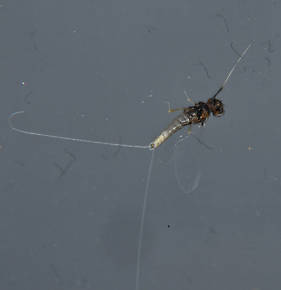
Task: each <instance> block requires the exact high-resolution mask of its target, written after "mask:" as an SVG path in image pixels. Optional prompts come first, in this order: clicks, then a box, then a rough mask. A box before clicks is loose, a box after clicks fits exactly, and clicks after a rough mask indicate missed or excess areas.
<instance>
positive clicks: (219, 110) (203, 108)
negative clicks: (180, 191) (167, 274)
mask: <svg viewBox="0 0 281 290" xmlns="http://www.w3.org/2000/svg"><path fill="white" fill-rule="evenodd" d="M250 47H251V44H249V45H248V47H247V48H246V49H245V50H244V51H243V52H242V54H241V55H240V57H239V58H238V59H237V60H236V62H235V63H234V65H233V67H232V68H231V70H230V71H229V73H228V74H227V76H226V79H225V80H224V82H223V84H222V85H221V86H220V88H219V89H218V90H217V92H216V93H215V94H214V95H213V96H212V97H211V98H209V99H208V100H207V102H198V103H195V104H194V105H192V106H189V107H183V108H178V109H170V110H169V112H175V111H182V113H181V114H180V115H178V116H177V117H176V118H175V119H174V120H173V121H172V122H171V123H170V125H169V126H168V127H167V128H166V129H165V130H163V131H162V132H161V133H160V135H159V136H158V137H157V138H156V139H155V140H154V141H153V142H152V143H150V144H149V145H131V144H119V143H111V142H102V141H98V140H88V139H79V138H72V137H67V136H58V135H51V134H45V133H40V132H33V131H29V130H25V129H20V128H17V127H15V126H14V125H13V122H12V119H14V117H15V116H16V115H21V114H23V113H24V111H18V112H14V113H12V114H11V115H10V116H9V119H8V121H9V126H10V128H11V129H12V130H13V131H16V132H18V133H22V134H27V135H33V136H39V137H48V138H53V139H60V140H66V141H74V142H81V143H91V144H100V145H106V146H117V147H126V148H135V149H145V150H147V149H150V150H152V154H151V158H150V162H149V167H148V171H147V178H146V182H145V189H144V197H143V203H142V210H141V218H140V226H139V235H138V245H137V261H136V278H135V290H139V288H140V273H141V271H140V268H141V254H142V241H143V234H144V220H145V213H146V207H147V200H148V193H149V185H150V178H151V175H152V167H153V161H154V152H155V149H156V148H157V147H158V146H160V145H161V144H162V143H163V142H165V141H166V140H167V139H168V138H169V137H170V136H172V135H173V134H174V133H176V132H177V131H178V130H180V129H181V128H183V127H185V126H192V125H195V124H200V125H204V124H205V122H206V121H207V119H208V118H209V117H210V115H213V116H215V117H220V116H222V115H223V113H224V104H223V102H222V101H221V100H219V99H217V96H218V95H219V93H221V92H222V90H223V89H224V87H225V85H226V83H227V82H228V80H229V78H230V76H231V75H232V73H233V71H234V70H235V68H236V66H237V65H238V63H239V62H240V61H241V59H242V58H243V57H244V56H245V54H246V53H247V51H248V49H249V48H250ZM196 182H197V183H198V181H196ZM196 187H197V185H196Z"/></svg>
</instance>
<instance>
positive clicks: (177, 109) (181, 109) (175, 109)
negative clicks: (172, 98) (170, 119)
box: [164, 101, 184, 113]
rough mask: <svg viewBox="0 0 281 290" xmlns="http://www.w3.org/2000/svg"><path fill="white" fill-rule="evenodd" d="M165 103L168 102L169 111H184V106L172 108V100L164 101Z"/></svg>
mask: <svg viewBox="0 0 281 290" xmlns="http://www.w3.org/2000/svg"><path fill="white" fill-rule="evenodd" d="M164 102H165V103H167V104H168V108H169V109H168V113H173V112H176V111H183V109H184V108H174V109H172V108H171V104H170V102H169V101H164Z"/></svg>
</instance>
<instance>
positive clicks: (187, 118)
mask: <svg viewBox="0 0 281 290" xmlns="http://www.w3.org/2000/svg"><path fill="white" fill-rule="evenodd" d="M251 45H252V44H249V45H248V46H247V48H246V49H245V50H244V51H243V52H242V54H241V55H240V57H239V58H238V59H237V60H236V62H235V64H234V65H233V67H232V69H231V70H230V72H229V73H228V75H227V76H226V79H225V80H224V82H223V84H222V85H221V86H220V88H219V89H218V90H217V92H216V93H215V94H214V95H213V96H212V97H211V98H209V99H208V100H207V102H198V103H195V104H194V105H193V106H190V107H184V108H177V109H169V112H175V111H181V110H182V113H181V114H180V115H178V116H177V117H176V118H175V119H174V120H173V121H172V122H171V123H170V125H169V126H168V127H167V128H166V129H165V130H164V131H162V133H161V134H160V135H159V136H158V137H157V138H156V139H155V140H154V141H153V142H152V143H150V148H151V149H155V148H157V147H158V146H159V145H161V144H162V143H163V142H165V141H166V140H167V139H168V138H169V137H170V136H171V135H173V134H174V133H176V132H177V131H178V130H180V129H181V128H183V127H184V126H188V125H189V126H191V125H194V124H200V125H202V126H203V125H204V124H205V122H206V121H207V119H208V118H209V117H210V115H211V114H212V115H213V116H215V117H220V116H222V115H223V113H224V105H223V102H222V101H221V100H219V99H217V96H218V94H219V93H220V92H221V91H222V90H223V89H224V87H225V85H226V83H227V81H228V80H229V78H230V76H231V74H232V73H233V71H234V70H235V67H236V66H237V64H238V63H239V62H240V60H241V59H242V58H243V56H244V55H245V54H246V53H247V51H248V49H249V48H250V47H251Z"/></svg>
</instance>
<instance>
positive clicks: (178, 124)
mask: <svg viewBox="0 0 281 290" xmlns="http://www.w3.org/2000/svg"><path fill="white" fill-rule="evenodd" d="M188 124H191V120H190V118H189V116H187V115H186V114H183V113H182V114H180V115H179V116H178V117H177V118H175V119H174V120H173V121H172V122H171V124H170V125H169V126H168V127H167V129H165V130H164V131H162V133H161V134H160V135H159V136H158V137H157V138H156V139H155V140H154V141H153V142H152V143H150V147H151V149H154V148H157V147H158V146H159V145H161V144H162V143H163V142H164V141H166V140H167V139H168V138H169V137H170V136H171V135H173V134H174V133H176V132H177V131H178V130H180V129H181V128H182V127H183V126H186V125H188Z"/></svg>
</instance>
